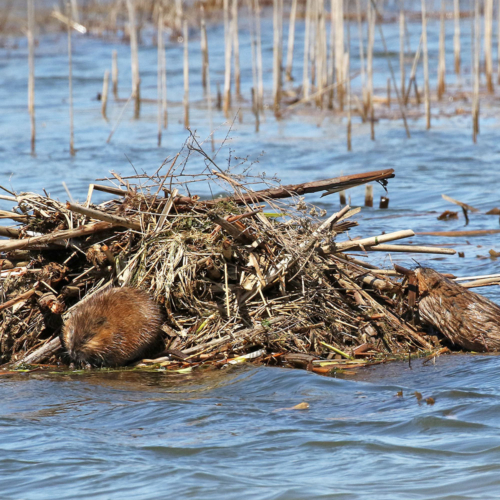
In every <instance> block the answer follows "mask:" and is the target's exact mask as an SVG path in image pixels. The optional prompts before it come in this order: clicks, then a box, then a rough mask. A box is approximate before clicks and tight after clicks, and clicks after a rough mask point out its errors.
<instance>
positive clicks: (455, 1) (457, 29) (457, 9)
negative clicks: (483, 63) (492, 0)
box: [453, 0, 460, 75]
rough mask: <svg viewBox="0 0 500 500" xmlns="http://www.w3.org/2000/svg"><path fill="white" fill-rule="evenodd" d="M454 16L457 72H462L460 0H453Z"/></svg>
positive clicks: (454, 51) (454, 50)
mask: <svg viewBox="0 0 500 500" xmlns="http://www.w3.org/2000/svg"><path fill="white" fill-rule="evenodd" d="M453 17H454V20H455V32H454V34H453V54H454V60H455V74H457V75H459V74H460V0H453Z"/></svg>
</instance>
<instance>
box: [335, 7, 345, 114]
mask: <svg viewBox="0 0 500 500" xmlns="http://www.w3.org/2000/svg"><path fill="white" fill-rule="evenodd" d="M334 3H335V65H336V78H337V84H338V87H337V98H338V102H339V107H340V110H341V111H343V110H344V80H345V78H344V74H343V71H344V0H334Z"/></svg>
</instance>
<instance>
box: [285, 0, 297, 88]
mask: <svg viewBox="0 0 500 500" xmlns="http://www.w3.org/2000/svg"><path fill="white" fill-rule="evenodd" d="M296 17H297V0H292V8H291V10H290V22H289V24H288V48H287V53H286V71H285V78H286V80H287V81H291V80H293V78H292V67H293V49H294V44H295V19H296Z"/></svg>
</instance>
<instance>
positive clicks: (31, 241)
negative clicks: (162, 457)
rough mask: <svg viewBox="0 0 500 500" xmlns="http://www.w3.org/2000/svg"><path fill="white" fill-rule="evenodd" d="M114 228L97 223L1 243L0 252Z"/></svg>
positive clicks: (103, 223)
mask: <svg viewBox="0 0 500 500" xmlns="http://www.w3.org/2000/svg"><path fill="white" fill-rule="evenodd" d="M113 228H114V225H113V224H110V223H108V222H97V223H96V224H89V225H86V226H81V227H79V228H77V229H66V230H64V231H55V232H53V233H50V234H44V235H41V236H33V237H31V238H24V239H22V240H9V241H0V251H2V252H8V251H11V250H17V249H20V248H29V247H32V246H33V245H41V244H45V243H52V242H54V241H58V240H67V239H70V238H77V237H79V236H88V235H91V234H94V233H98V232H101V231H107V230H109V229H113Z"/></svg>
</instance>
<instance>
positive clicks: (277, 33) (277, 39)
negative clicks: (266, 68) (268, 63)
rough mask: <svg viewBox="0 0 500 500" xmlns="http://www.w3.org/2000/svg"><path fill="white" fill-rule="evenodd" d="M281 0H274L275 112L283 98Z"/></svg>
mask: <svg viewBox="0 0 500 500" xmlns="http://www.w3.org/2000/svg"><path fill="white" fill-rule="evenodd" d="M280 1H281V0H273V103H274V112H275V113H277V112H278V111H279V109H280V100H281V53H280V52H281V50H280V43H281V22H280V21H281V12H280Z"/></svg>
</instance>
